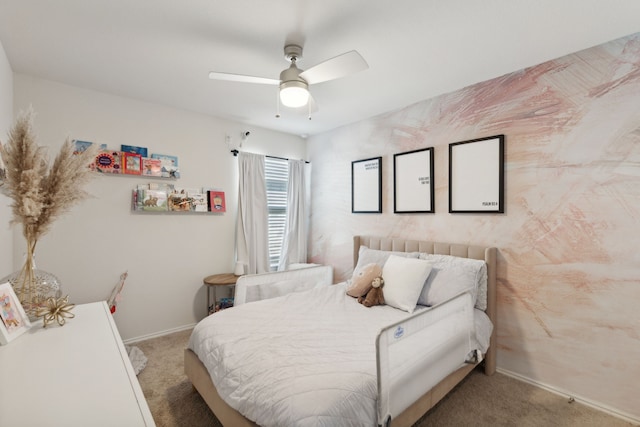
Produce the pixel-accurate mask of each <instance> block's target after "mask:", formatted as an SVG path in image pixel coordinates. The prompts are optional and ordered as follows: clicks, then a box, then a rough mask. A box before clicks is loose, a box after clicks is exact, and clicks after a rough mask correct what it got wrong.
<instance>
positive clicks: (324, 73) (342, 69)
mask: <svg viewBox="0 0 640 427" xmlns="http://www.w3.org/2000/svg"><path fill="white" fill-rule="evenodd" d="M367 68H369V64H367V61H365V60H364V58H363V57H362V56H361V55H360V54H359V53H358V52H356V51H355V50H352V51H350V52H346V53H343V54H342V55H338V56H336V57H334V58H331V59H327V60H326V61H324V62H321V63H319V64H318V65H315V66H313V67H311V68H309V69H308V70H306V71H303V72H302V73H300V77H302V78H303V79H305V80H306V81H307V83H309V84H315V83H322V82H326V81H329V80H335V79H339V78H341V77H345V76H348V75H349V74H354V73H357V72H359V71H363V70H366V69H367Z"/></svg>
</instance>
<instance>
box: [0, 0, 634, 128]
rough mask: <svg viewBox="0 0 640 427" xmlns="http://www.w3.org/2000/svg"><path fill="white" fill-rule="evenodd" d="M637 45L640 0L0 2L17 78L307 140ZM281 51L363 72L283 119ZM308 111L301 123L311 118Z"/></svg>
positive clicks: (305, 64) (317, 89)
mask: <svg viewBox="0 0 640 427" xmlns="http://www.w3.org/2000/svg"><path fill="white" fill-rule="evenodd" d="M637 31H640V1H638V0H608V1H605V0H482V1H480V0H395V1H392V0H315V1H314V0H271V1H266V0H233V1H229V0H227V1H223V0H182V1H176V0H59V1H51V0H28V1H27V0H0V41H1V42H2V45H3V47H4V49H5V51H6V54H7V57H8V59H9V62H10V64H11V67H12V69H13V71H14V72H16V73H24V74H29V75H33V76H37V77H42V78H45V79H49V80H54V81H58V82H62V83H66V84H70V85H74V86H78V87H83V88H88V89H94V90H97V91H101V92H107V93H111V94H115V95H121V96H125V97H130V98H136V99H140V100H145V101H149V102H154V103H159V104H164V105H168V106H173V107H177V108H181V109H186V110H190V111H195V112H200V113H204V114H208V115H212V116H217V117H222V118H227V119H231V120H236V121H240V122H242V123H246V124H247V126H248V128H249V129H250V128H251V126H260V127H264V128H268V129H274V130H279V131H283V132H287V133H292V134H298V135H313V134H316V133H320V132H324V131H327V130H330V129H334V128H336V127H339V126H342V125H345V124H348V123H352V122H355V121H358V120H361V119H364V118H367V117H371V116H374V115H377V114H380V113H383V112H387V111H392V110H395V109H398V108H401V107H404V106H407V105H410V104H412V103H414V102H417V101H420V100H424V99H428V98H432V97H434V96H436V95H439V94H442V93H446V92H451V91H454V90H457V89H460V88H462V87H465V86H468V85H471V84H473V83H477V82H480V81H484V80H487V79H490V78H493V77H497V76H500V75H503V74H506V73H509V72H512V71H516V70H519V69H522V68H525V67H527V66H531V65H536V64H539V63H541V62H544V61H546V60H549V59H554V58H557V57H560V56H563V55H565V54H568V53H572V52H576V51H579V50H581V49H584V48H588V47H591V46H595V45H598V44H601V43H604V42H606V41H610V40H613V39H616V38H619V37H622V36H625V35H629V34H633V33H635V32H637ZM286 41H294V42H298V43H303V44H304V57H303V59H302V60H301V61H299V62H298V65H299V67H300V68H302V69H307V68H310V67H311V66H313V65H315V64H317V63H320V62H322V61H324V60H326V59H329V58H331V57H334V56H336V55H338V54H341V53H343V52H346V51H349V50H353V49H355V50H357V51H358V52H360V54H361V55H362V56H363V57H364V58H365V59H366V61H367V62H368V64H369V67H370V68H369V69H368V70H366V71H363V72H361V73H358V74H355V75H352V76H348V77H345V78H343V79H340V80H335V81H331V82H325V83H321V84H318V85H315V86H312V87H311V92H312V95H313V96H314V98H315V100H316V103H317V104H318V108H319V110H318V111H317V112H316V113H314V114H313V118H312V120H308V119H307V114H306V112H305V111H299V110H290V109H286V108H283V109H282V111H281V114H282V117H281V118H279V119H277V118H275V112H276V91H277V88H276V87H275V86H263V85H256V84H248V83H235V82H224V81H213V80H209V79H208V72H209V71H211V70H215V71H221V72H229V73H238V74H249V75H253V76H262V77H269V78H278V75H279V72H280V71H281V70H283V69H284V68H286V67H287V66H288V62H286V61H285V59H284V54H283V51H282V49H283V46H284V44H285V42H286ZM303 110H304V109H303Z"/></svg>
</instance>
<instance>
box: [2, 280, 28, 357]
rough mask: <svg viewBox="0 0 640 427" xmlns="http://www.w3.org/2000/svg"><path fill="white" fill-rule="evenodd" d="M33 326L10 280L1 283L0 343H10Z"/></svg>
mask: <svg viewBox="0 0 640 427" xmlns="http://www.w3.org/2000/svg"><path fill="white" fill-rule="evenodd" d="M30 327H31V322H29V317H28V316H27V314H26V313H25V311H24V309H23V308H22V305H21V304H20V301H19V300H18V297H17V296H16V293H15V292H14V291H13V288H12V287H11V284H10V283H9V282H5V283H1V284H0V345H5V344H8V343H9V342H10V341H12V340H14V339H16V338H17V337H19V336H20V335H22V334H23V333H25V332H26V331H27V330H28V329H29V328H30Z"/></svg>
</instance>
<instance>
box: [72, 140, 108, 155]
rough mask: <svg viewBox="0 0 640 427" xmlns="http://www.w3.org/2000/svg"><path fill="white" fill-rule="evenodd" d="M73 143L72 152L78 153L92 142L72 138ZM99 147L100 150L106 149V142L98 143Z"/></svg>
mask: <svg viewBox="0 0 640 427" xmlns="http://www.w3.org/2000/svg"><path fill="white" fill-rule="evenodd" d="M73 144H74V145H75V150H74V151H73V154H79V153H82V152H83V151H84V150H86V149H87V148H89V147H90V146H91V145H92V144H93V142H91V141H82V140H80V139H74V140H73ZM100 149H101V150H106V149H107V144H100Z"/></svg>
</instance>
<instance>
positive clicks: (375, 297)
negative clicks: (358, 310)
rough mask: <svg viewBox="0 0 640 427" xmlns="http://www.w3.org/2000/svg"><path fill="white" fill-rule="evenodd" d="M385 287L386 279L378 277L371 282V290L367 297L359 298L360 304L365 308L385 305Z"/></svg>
mask: <svg viewBox="0 0 640 427" xmlns="http://www.w3.org/2000/svg"><path fill="white" fill-rule="evenodd" d="M383 287H384V279H383V278H382V277H380V276H378V277H376V278H375V279H373V281H372V282H371V289H370V290H369V292H367V295H366V296H362V297H360V298H358V302H359V303H361V304H362V305H364V306H365V307H371V306H373V305H384V293H383V292H382V288H383Z"/></svg>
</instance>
